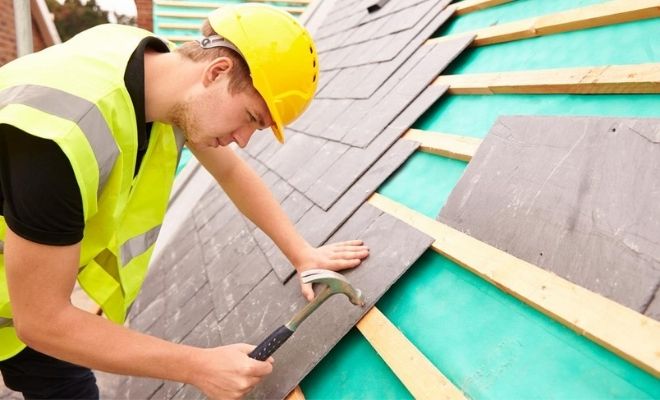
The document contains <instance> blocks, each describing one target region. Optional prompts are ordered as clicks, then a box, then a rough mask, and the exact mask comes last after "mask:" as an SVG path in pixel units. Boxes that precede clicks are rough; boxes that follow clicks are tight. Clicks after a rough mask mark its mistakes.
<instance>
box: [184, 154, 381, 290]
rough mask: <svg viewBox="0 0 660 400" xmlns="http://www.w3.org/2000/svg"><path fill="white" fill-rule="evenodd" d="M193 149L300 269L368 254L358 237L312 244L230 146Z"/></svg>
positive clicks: (341, 265)
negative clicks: (324, 244) (318, 245)
mask: <svg viewBox="0 0 660 400" xmlns="http://www.w3.org/2000/svg"><path fill="white" fill-rule="evenodd" d="M191 150H192V152H193V154H194V155H195V157H196V158H197V159H198V160H199V161H200V163H201V164H202V165H203V166H204V168H206V169H207V170H208V171H209V172H210V173H211V175H213V177H214V178H215V179H216V180H217V181H218V183H219V184H220V185H221V186H222V188H223V190H224V191H225V193H227V195H228V196H229V198H230V199H231V200H232V201H233V202H234V204H236V206H237V207H238V209H239V210H240V211H241V212H242V213H243V214H244V215H245V216H246V217H248V218H249V219H250V220H251V221H252V222H253V223H254V224H255V225H257V226H258V227H259V228H261V230H263V231H264V233H266V234H267V235H268V236H269V237H270V238H271V239H272V240H273V242H275V244H276V245H277V247H279V248H280V250H282V253H284V255H285V256H286V257H287V258H288V259H289V261H290V262H291V264H293V266H294V267H295V268H296V269H297V270H298V272H302V271H304V270H306V269H310V268H326V269H331V270H334V271H338V270H342V269H347V268H353V267H356V266H358V265H359V264H360V263H361V262H362V259H364V258H365V257H367V256H368V254H369V250H368V249H367V247H366V246H364V245H363V243H362V242H361V241H359V240H354V241H349V242H343V243H336V244H332V245H328V246H323V247H320V248H314V247H312V246H310V244H309V243H307V241H306V240H305V239H304V238H303V237H302V236H300V234H299V233H298V232H297V231H296V228H295V227H294V225H293V224H292V223H291V221H290V220H289V218H288V217H287V215H286V214H285V213H284V211H283V210H282V208H281V207H280V205H279V204H278V203H277V201H276V200H275V199H274V198H273V195H272V194H271V193H270V191H269V190H268V188H267V187H266V185H265V184H264V183H263V181H262V180H261V178H260V177H259V176H258V175H257V174H256V173H255V172H254V171H253V170H252V168H251V167H250V166H249V165H248V164H247V163H246V162H245V161H243V159H241V158H240V157H238V155H236V153H235V152H234V151H233V150H232V149H231V148H228V147H217V148H212V147H208V148H200V149H197V148H191ZM302 289H303V294H304V295H305V297H306V298H307V299H308V300H311V299H312V298H313V297H314V293H313V291H312V289H311V285H305V286H303V288H302Z"/></svg>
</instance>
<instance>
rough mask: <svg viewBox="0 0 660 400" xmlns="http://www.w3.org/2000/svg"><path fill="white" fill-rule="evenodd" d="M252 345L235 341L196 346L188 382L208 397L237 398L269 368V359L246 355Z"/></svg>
mask: <svg viewBox="0 0 660 400" xmlns="http://www.w3.org/2000/svg"><path fill="white" fill-rule="evenodd" d="M254 348H255V346H251V345H249V344H244V343H239V344H232V345H228V346H221V347H216V348H212V349H199V350H201V353H200V354H199V355H198V356H196V357H195V362H196V364H197V365H198V368H197V371H196V373H193V377H192V379H191V380H192V382H191V383H192V384H193V385H195V386H196V387H197V388H198V389H199V390H201V391H202V392H204V394H205V395H206V396H208V397H209V398H210V399H240V398H242V397H243V396H245V395H246V394H247V393H248V392H250V390H252V389H253V388H254V387H255V386H256V385H257V383H259V382H260V381H261V380H262V379H263V378H264V377H265V376H266V375H268V374H270V373H271V372H272V371H273V362H274V360H273V358H272V357H270V358H269V359H268V360H266V361H257V360H254V359H252V358H250V357H248V354H249V353H250V352H251V351H252V350H254Z"/></svg>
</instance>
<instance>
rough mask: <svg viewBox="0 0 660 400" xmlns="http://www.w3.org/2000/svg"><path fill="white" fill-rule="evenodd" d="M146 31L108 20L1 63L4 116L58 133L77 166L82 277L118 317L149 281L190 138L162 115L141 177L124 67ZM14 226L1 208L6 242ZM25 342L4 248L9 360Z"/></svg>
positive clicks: (0, 318)
mask: <svg viewBox="0 0 660 400" xmlns="http://www.w3.org/2000/svg"><path fill="white" fill-rule="evenodd" d="M147 36H153V34H152V33H150V32H147V31H144V30H142V29H138V28H133V27H128V26H123V25H101V26H98V27H95V28H92V29H90V30H87V31H85V32H83V33H81V34H79V35H77V36H75V37H74V38H72V39H71V40H69V41H68V42H66V43H64V44H61V45H57V46H53V47H50V48H48V49H45V50H43V51H41V52H38V53H35V54H32V55H29V56H25V57H22V58H19V59H17V60H15V61H13V62H11V63H9V64H7V65H5V66H3V67H2V68H0V124H9V125H13V126H15V127H16V128H19V129H21V130H23V131H25V132H27V133H30V134H32V135H35V136H38V137H41V138H45V139H50V140H53V141H54V142H55V143H57V144H58V145H59V146H60V148H61V149H62V150H63V151H64V153H65V154H66V156H67V158H68V159H69V161H70V163H71V166H72V167H73V172H74V174H75V176H76V180H77V181H78V186H79V188H80V194H81V196H82V205H83V213H84V218H85V230H84V237H83V240H82V243H81V254H80V264H79V266H80V269H79V270H78V282H79V283H80V286H81V287H82V288H83V290H85V292H86V293H87V294H88V295H89V296H90V297H91V298H92V299H93V300H94V301H95V302H96V303H98V304H99V305H100V306H101V308H102V309H103V312H104V313H105V314H106V315H107V317H108V318H109V319H110V320H112V321H114V322H117V323H123V322H124V319H125V317H126V313H127V310H128V309H129V307H130V305H131V304H132V303H133V301H134V300H135V298H136V296H137V294H138V292H139V290H140V287H141V286H142V282H143V280H144V277H145V275H146V272H147V267H148V264H149V259H150V257H151V254H152V252H153V248H154V243H155V242H156V237H157V236H158V231H159V229H160V225H161V223H162V220H163V218H164V215H165V210H166V207H167V202H168V199H169V194H170V190H171V187H172V182H173V181H174V174H175V170H176V164H177V162H178V158H179V154H180V151H181V147H182V146H183V135H182V134H181V133H180V132H177V133H175V132H174V129H173V128H172V127H171V126H170V125H166V124H162V123H158V122H156V123H154V124H153V126H152V129H151V135H150V138H149V147H148V149H147V152H146V154H145V155H144V158H143V160H142V163H141V165H140V170H139V171H138V174H137V176H135V177H134V170H135V163H136V155H137V126H136V119H135V109H134V107H133V104H132V102H131V99H130V96H129V94H128V91H127V90H126V87H125V84H124V73H125V70H126V65H127V63H128V60H129V58H130V56H131V54H132V53H133V52H134V51H135V49H136V48H137V46H138V44H139V43H140V41H141V40H143V39H144V38H145V37H147ZM6 228H7V226H6V224H5V221H4V218H2V217H0V241H1V242H0V250H1V249H2V247H3V246H2V245H3V244H4V238H5V232H6ZM24 347H25V345H24V344H23V343H21V341H20V340H19V339H18V337H17V336H16V331H15V330H14V328H13V324H12V312H11V304H10V303H9V296H8V293H7V281H6V276H5V266H4V256H3V255H2V254H0V360H4V359H7V358H10V357H12V356H14V355H15V354H17V353H18V352H20V351H21V350H22V349H23V348H24Z"/></svg>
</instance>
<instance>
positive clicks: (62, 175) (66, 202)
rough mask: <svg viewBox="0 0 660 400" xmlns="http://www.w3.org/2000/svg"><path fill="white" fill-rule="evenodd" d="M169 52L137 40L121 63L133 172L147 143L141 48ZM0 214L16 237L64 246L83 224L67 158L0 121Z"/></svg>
mask: <svg viewBox="0 0 660 400" xmlns="http://www.w3.org/2000/svg"><path fill="white" fill-rule="evenodd" d="M147 47H148V48H149V49H153V50H156V51H159V52H167V51H169V50H168V48H167V45H165V43H163V42H162V41H160V40H159V39H156V38H153V37H149V38H145V39H144V40H142V41H141V42H140V44H139V45H138V47H137V48H136V49H135V51H134V52H133V54H132V55H131V58H130V59H129V61H128V64H127V66H126V71H125V73H124V82H125V84H126V89H127V90H128V93H129V95H130V97H131V101H132V102H133V106H134V107H135V115H136V124H137V128H138V129H137V131H138V153H137V163H136V167H135V173H136V174H137V171H138V169H139V166H140V163H141V161H142V157H143V156H144V153H145V152H146V150H147V145H148V143H149V131H150V130H151V124H146V123H145V111H144V52H145V50H146V49H147ZM0 207H1V209H0V214H2V215H3V216H4V217H5V221H6V222H7V225H8V226H9V228H10V229H11V230H12V231H14V232H15V233H16V234H17V235H19V236H21V237H23V238H25V239H27V240H30V241H33V242H37V243H42V244H49V245H70V244H74V243H78V242H79V241H80V240H82V238H83V231H84V228H85V224H84V216H83V207H82V199H81V196H80V189H79V187H78V182H77V180H76V177H75V175H74V173H73V169H72V168H71V164H70V163H69V160H68V159H67V157H66V156H65V154H64V152H63V151H62V149H61V148H60V147H59V146H58V145H57V144H56V143H55V142H53V141H51V140H48V139H42V138H39V137H36V136H33V135H30V134H27V133H25V132H23V131H21V130H20V129H17V128H15V127H13V126H10V125H5V124H0Z"/></svg>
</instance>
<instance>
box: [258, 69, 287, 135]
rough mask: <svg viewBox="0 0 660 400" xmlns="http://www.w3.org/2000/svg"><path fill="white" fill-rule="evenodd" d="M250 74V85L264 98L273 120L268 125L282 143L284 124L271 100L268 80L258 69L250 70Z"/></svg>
mask: <svg viewBox="0 0 660 400" xmlns="http://www.w3.org/2000/svg"><path fill="white" fill-rule="evenodd" d="M250 72H251V75H252V85H253V86H254V88H255V89H256V90H257V92H259V94H260V95H261V98H263V99H264V102H265V103H266V107H267V108H268V112H269V113H270V118H271V119H272V120H273V125H272V126H271V127H270V128H271V130H272V131H273V134H275V138H276V139H277V141H278V142H280V143H282V144H284V124H282V117H281V116H280V114H279V112H278V111H277V107H276V106H275V104H274V102H273V95H272V93H271V90H270V86H269V85H268V80H267V79H266V78H265V77H264V76H263V74H262V73H261V71H260V70H258V69H256V68H255V70H254V71H250Z"/></svg>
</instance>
